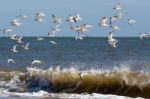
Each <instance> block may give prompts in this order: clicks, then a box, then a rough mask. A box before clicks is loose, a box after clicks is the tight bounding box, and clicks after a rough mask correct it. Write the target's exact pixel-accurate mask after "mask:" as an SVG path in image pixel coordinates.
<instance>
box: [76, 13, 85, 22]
mask: <svg viewBox="0 0 150 99" xmlns="http://www.w3.org/2000/svg"><path fill="white" fill-rule="evenodd" d="M82 19H83V18H81V17H80V14H77V15H76V16H75V17H74V21H75V22H78V21H80V20H82Z"/></svg>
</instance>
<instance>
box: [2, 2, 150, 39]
mask: <svg viewBox="0 0 150 99" xmlns="http://www.w3.org/2000/svg"><path fill="white" fill-rule="evenodd" d="M117 2H120V3H121V6H122V8H123V9H122V11H121V12H122V13H127V14H126V15H125V16H124V18H123V19H121V20H119V21H117V22H115V24H116V25H117V26H118V27H119V28H120V30H119V31H117V32H116V33H115V36H116V37H117V36H118V37H136V36H139V33H140V32H147V33H149V32H150V25H149V23H150V14H149V13H148V9H150V0H0V13H1V14H0V29H3V28H7V27H11V26H10V23H9V22H10V21H11V20H12V19H14V18H16V16H17V15H20V14H22V15H27V16H28V19H26V20H23V21H22V23H21V26H20V27H16V28H13V33H16V34H19V35H22V36H46V35H47V33H48V31H49V30H50V29H51V27H53V25H52V18H51V15H52V14H54V15H56V16H59V17H61V18H62V19H63V24H62V25H61V26H60V29H61V31H60V32H58V33H57V34H56V36H58V37H70V36H75V35H76V32H75V31H71V30H69V29H68V23H67V22H65V20H66V18H67V16H68V15H76V14H78V13H79V14H80V16H81V17H82V18H83V20H82V21H80V22H78V23H76V24H73V25H80V24H83V23H86V24H90V25H92V26H94V27H93V28H91V29H90V30H89V31H88V32H87V35H88V36H91V37H106V36H107V35H108V33H109V31H110V30H109V28H100V27H99V26H98V22H99V19H100V18H101V17H104V16H105V17H108V18H109V17H110V16H112V15H114V13H115V11H114V10H113V9H112V7H113V5H114V4H115V3H117ZM37 12H44V13H45V14H46V17H44V20H45V21H44V22H42V23H38V24H37V23H36V22H35V21H34V16H35V14H36V13H37ZM128 19H134V20H136V21H137V23H136V24H134V25H133V26H129V25H128V22H127V20H128ZM0 36H4V35H3V34H2V33H0Z"/></svg>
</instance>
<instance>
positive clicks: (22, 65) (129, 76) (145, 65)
mask: <svg viewBox="0 0 150 99" xmlns="http://www.w3.org/2000/svg"><path fill="white" fill-rule="evenodd" d="M43 38H44V39H43V40H37V37H24V38H23V39H22V41H23V44H26V43H28V42H30V45H29V50H24V49H23V48H22V47H21V45H22V44H17V43H16V41H14V40H11V39H10V38H8V37H0V99H39V98H40V99H132V98H137V99H143V98H150V39H148V38H144V39H143V40H140V38H138V37H118V38H116V39H117V40H118V43H117V47H116V48H112V47H111V46H109V45H108V42H107V38H106V37H85V38H84V39H83V40H76V39H75V38H73V37H53V38H48V37H43ZM50 41H53V42H55V43H51V42H50ZM15 44H17V45H18V46H17V48H16V49H17V50H18V52H16V53H14V52H12V51H11V49H12V48H13V46H14V45H15ZM10 58H12V59H14V61H15V64H12V63H10V64H8V63H7V60H8V59H10ZM33 60H40V61H42V63H41V64H31V62H32V61H33Z"/></svg>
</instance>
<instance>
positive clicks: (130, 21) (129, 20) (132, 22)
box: [128, 19, 136, 25]
mask: <svg viewBox="0 0 150 99" xmlns="http://www.w3.org/2000/svg"><path fill="white" fill-rule="evenodd" d="M128 23H129V25H133V24H135V23H136V21H135V20H132V19H128Z"/></svg>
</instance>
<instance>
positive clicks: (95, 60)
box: [0, 37, 150, 71]
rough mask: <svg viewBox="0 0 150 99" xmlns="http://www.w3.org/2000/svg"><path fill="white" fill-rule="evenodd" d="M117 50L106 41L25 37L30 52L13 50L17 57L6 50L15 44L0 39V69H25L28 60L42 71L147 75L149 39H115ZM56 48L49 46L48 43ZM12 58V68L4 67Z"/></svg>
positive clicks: (105, 39) (149, 58) (19, 49)
mask: <svg viewBox="0 0 150 99" xmlns="http://www.w3.org/2000/svg"><path fill="white" fill-rule="evenodd" d="M117 39H118V40H119V42H118V44H117V48H111V47H110V46H109V45H108V43H107V38H94V37H93V38H85V39H84V40H75V39H74V38H69V37H68V38H67V37H61V38H60V37H59V38H45V40H43V41H37V40H36V38H35V37H25V38H23V42H24V43H27V42H31V44H30V45H29V48H30V50H23V49H22V48H21V47H19V46H18V47H17V50H18V51H19V52H18V53H13V52H12V51H11V50H10V49H11V48H12V47H13V46H14V45H15V43H16V42H15V41H13V40H10V39H9V38H3V37H1V38H0V68H15V69H21V70H24V69H26V67H27V66H29V65H30V63H31V62H32V60H34V59H38V60H41V61H43V64H42V65H40V66H42V68H49V67H50V66H52V67H57V66H60V67H61V68H64V67H65V68H66V67H77V68H79V69H90V68H106V69H111V68H113V67H117V66H119V67H120V66H123V65H125V66H127V67H130V69H133V70H141V69H142V70H144V71H145V70H146V71H149V67H150V39H144V40H140V39H139V38H131V37H130V38H117ZM50 40H52V41H55V42H56V43H57V44H56V45H54V44H51V43H50V42H49V41H50ZM9 58H13V59H14V60H15V62H16V64H15V65H12V64H7V59H9Z"/></svg>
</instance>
